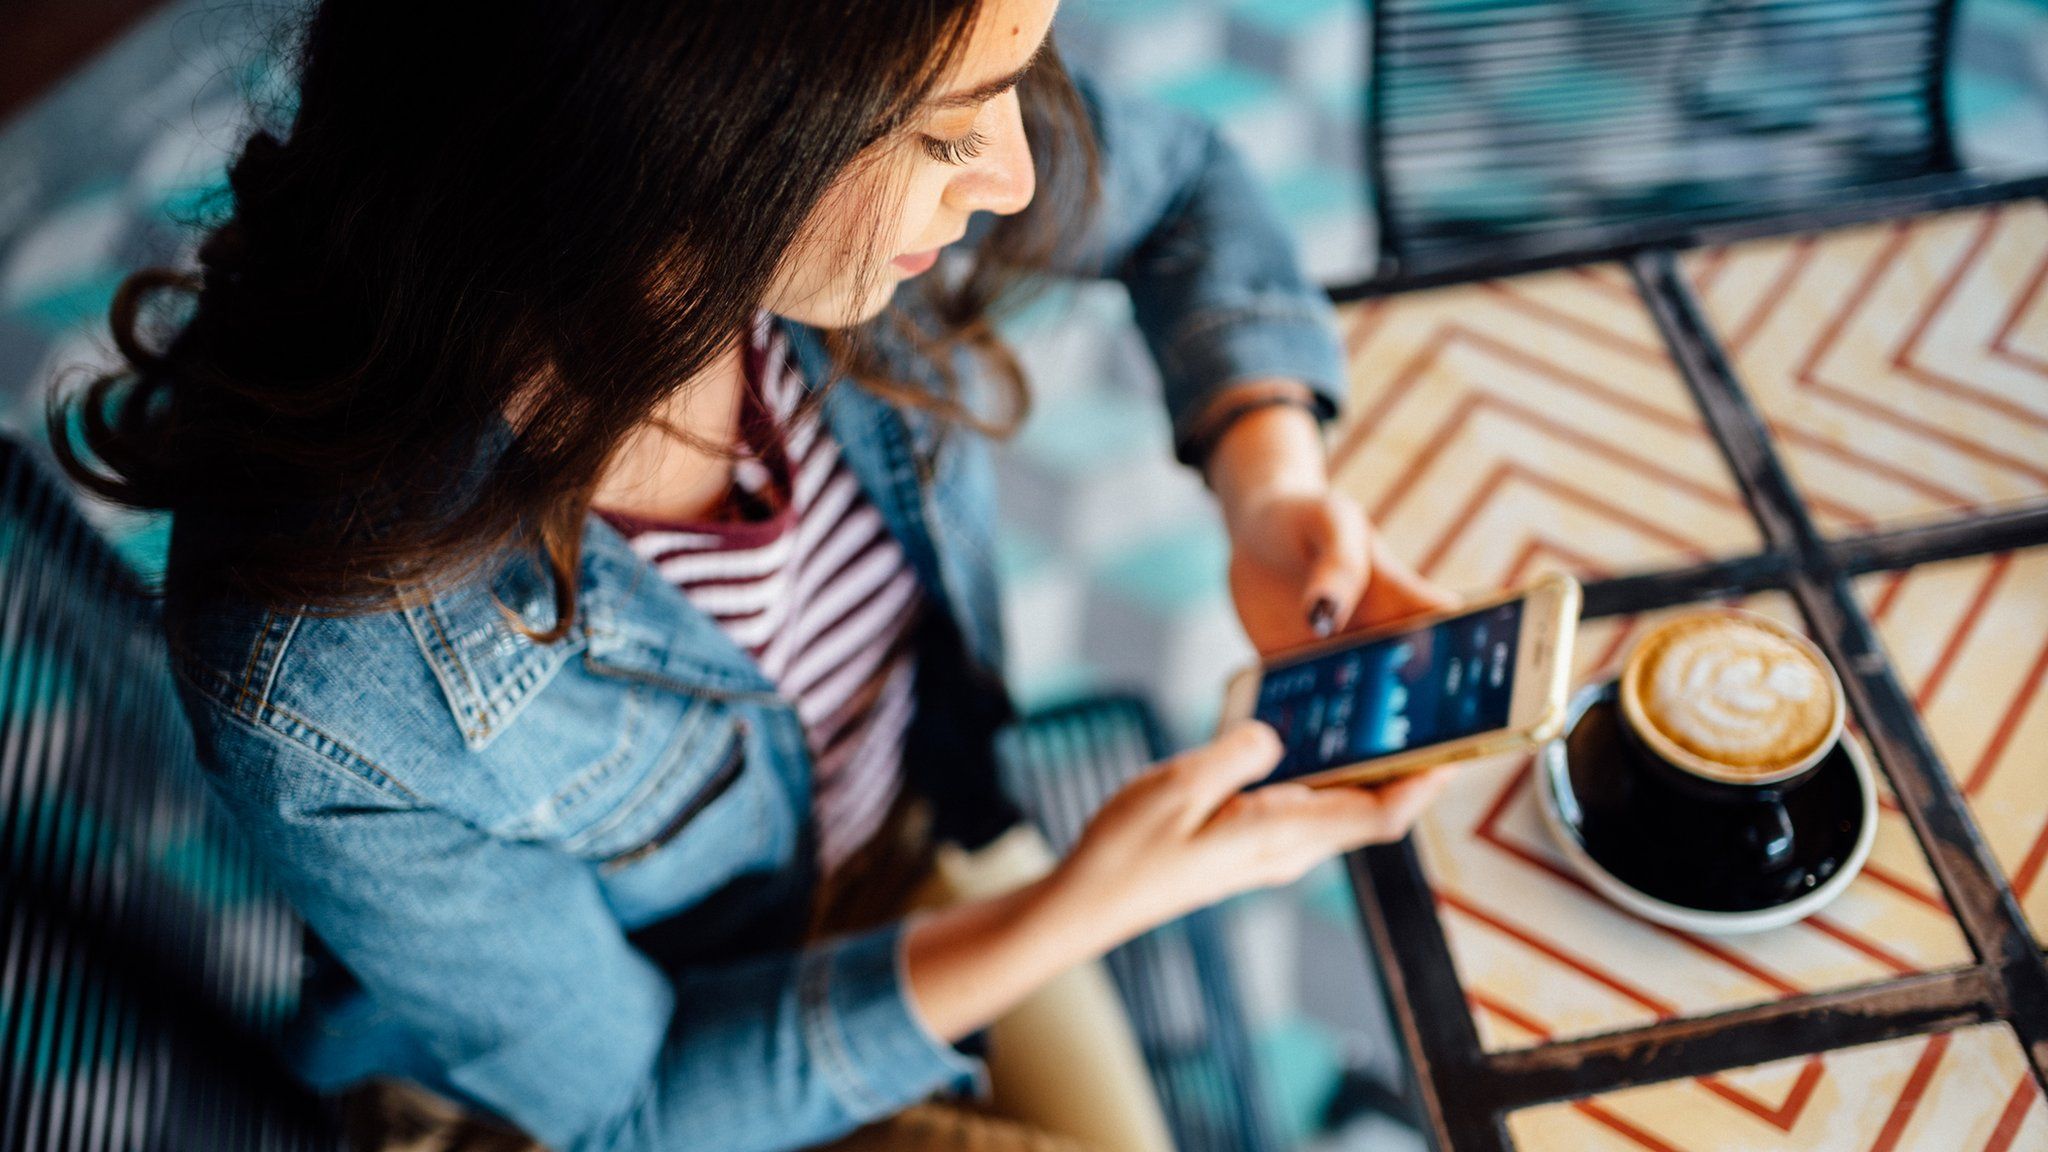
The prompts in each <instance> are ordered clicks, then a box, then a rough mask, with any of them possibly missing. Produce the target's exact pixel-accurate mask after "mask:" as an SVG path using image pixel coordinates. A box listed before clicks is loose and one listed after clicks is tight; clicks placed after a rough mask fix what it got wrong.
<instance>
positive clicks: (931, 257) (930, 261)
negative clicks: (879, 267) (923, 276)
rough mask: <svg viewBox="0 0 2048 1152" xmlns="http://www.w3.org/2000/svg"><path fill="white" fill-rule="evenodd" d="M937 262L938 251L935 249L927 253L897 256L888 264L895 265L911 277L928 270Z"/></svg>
mask: <svg viewBox="0 0 2048 1152" xmlns="http://www.w3.org/2000/svg"><path fill="white" fill-rule="evenodd" d="M938 262H939V249H937V248H933V249H931V250H930V251H928V252H912V253H910V254H909V255H907V256H898V257H896V258H895V259H894V260H891V261H889V263H890V264H893V265H895V266H896V267H897V268H899V269H901V270H902V271H904V272H906V273H908V274H910V275H912V276H915V275H917V274H918V273H920V272H925V271H928V270H930V268H931V266H932V265H934V264H937V263H938Z"/></svg>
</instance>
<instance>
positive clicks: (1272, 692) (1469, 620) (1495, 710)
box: [1256, 601, 1522, 780]
mask: <svg viewBox="0 0 2048 1152" xmlns="http://www.w3.org/2000/svg"><path fill="white" fill-rule="evenodd" d="M1521 621H1522V604H1521V602H1520V601H1512V602H1510V603H1507V604H1501V605H1497V606H1495V607H1492V608H1487V609H1483V610H1481V611H1478V612H1471V613H1467V614H1465V615H1462V616H1453V617H1451V618H1449V619H1447V620H1443V621H1439V622H1438V623H1437V624H1435V625H1434V626H1432V627H1429V628H1426V629H1421V630H1417V631H1411V632H1403V633H1397V634H1394V635H1390V636H1383V637H1380V638H1378V639H1375V640H1370V641H1367V642H1366V643H1363V644H1358V645H1354V646H1350V647H1341V648H1337V649H1333V650H1325V651H1322V652H1319V653H1317V654H1315V655H1312V656H1307V657H1304V658H1302V659H1300V660H1297V661H1293V662H1290V663H1286V664H1281V665H1276V666H1274V667H1272V668H1269V669H1267V670H1266V674H1265V677H1264V679H1263V680H1262V681H1261V682H1260V685H1259V700H1258V707H1257V712H1256V714H1257V716H1258V718H1259V719H1261V720H1264V721H1265V722H1266V723H1268V724H1271V725H1272V726H1273V729H1274V730H1275V731H1276V732H1278V733H1279V734H1280V739H1281V742H1282V743H1283V744H1285V745H1286V749H1287V750H1286V753H1285V755H1283V756H1282V757H1281V760H1280V764H1279V766H1278V767H1277V768H1275V769H1274V771H1273V775H1272V776H1271V777H1269V779H1274V780H1285V779H1290V778H1293V777H1296V776H1302V775H1306V774H1308V773H1311V772H1320V771H1323V770H1325V769H1328V768H1333V767H1340V766H1343V765H1347V764H1355V763H1357V762H1359V761H1361V760H1370V759H1373V758H1375V757H1379V756H1386V755H1388V754H1390V753H1395V752H1402V751H1406V750H1407V749H1410V748H1417V747H1421V746H1423V745H1426V744H1440V743H1443V742H1444V741H1447V740H1456V739H1459V738H1461V737H1465V736H1471V735H1473V734H1475V733H1479V732H1486V731H1489V730H1491V729H1495V728H1502V727H1505V726H1506V725H1507V722H1508V707H1509V704H1510V702H1511V701H1512V699H1513V697H1514V676H1513V672H1514V667H1515V647H1516V641H1517V639H1518V638H1519V635H1520V632H1521Z"/></svg>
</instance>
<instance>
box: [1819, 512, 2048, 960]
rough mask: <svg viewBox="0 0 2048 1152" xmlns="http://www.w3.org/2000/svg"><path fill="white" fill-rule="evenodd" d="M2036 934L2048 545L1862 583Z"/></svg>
mask: <svg viewBox="0 0 2048 1152" xmlns="http://www.w3.org/2000/svg"><path fill="white" fill-rule="evenodd" d="M1857 593H1858V595H1859V596H1860V597H1861V598H1862V600H1863V603H1864V606H1865V608H1866V609H1867V610H1868V611H1869V612H1870V614H1871V617H1872V619H1873V620H1874V621H1875V622H1876V625H1877V630H1878V635H1879V636H1880V637H1881V638H1882V639H1883V640H1884V645H1885V648H1886V650H1887V652H1888V653H1889V655H1890V656H1891V659H1892V664H1893V667H1895V668H1896V669H1897V670H1898V674H1899V678H1900V680H1901V681H1902V682H1903V683H1904V684H1905V686H1906V688H1907V690H1908V691H1909V692H1911V693H1912V694H1913V699H1914V703H1915V704H1916V705H1917V706H1918V707H1919V709H1920V715H1921V718H1922V720H1923V721H1924V722H1925V723H1926V725H1927V729H1928V734H1929V736H1931V737H1932V738H1933V740H1934V745H1935V748H1936V750H1937V751H1939V752H1940V753H1941V758H1942V761H1943V762H1944V763H1946V764H1947V765H1948V767H1949V771H1950V772H1952V773H1954V775H1955V780H1956V783H1957V784H1958V785H1959V786H1960V787H1961V788H1962V790H1963V797H1964V799H1965V800H1967V801H1968V802H1969V805H1970V812H1971V815H1972V816H1974V817H1975V818H1976V821H1977V827H1978V828H1979V829H1981V830H1982V831H1983V833H1984V836H1985V838H1986V839H1987V840H1988V841H1989V842H1990V845H1991V852H1992V855H1993V856H1995V857H1996V858H1997V860H1998V863H1999V865H2000V866H2001V867H2002V868H2004V869H2005V874H2006V875H2007V876H2008V877H2009V878H2010V879H2011V880H2012V884H2013V891H2014V893H2015V894H2016V895H2017V896H2018V897H2019V898H2020V904H2021V906H2022V907H2023V908H2024V909H2025V910H2026V913H2027V918H2028V920H2029V921H2031V922H2032V924H2033V925H2034V934H2035V936H2036V937H2041V936H2042V934H2043V930H2044V929H2048V884H2044V883H2043V882H2042V876H2041V871H2042V867H2043V865H2044V863H2048V808H2044V806H2043V804H2042V802H2041V799H2042V797H2043V796H2048V691H2043V687H2044V682H2048V548H2035V549H2030V550H2028V551H2025V552H2013V553H2004V554H2000V555H1994V556H1975V557H1971V558H1969V559H1965V560H1954V561H1950V562H1948V563H1944V564H1930V565H1926V566H1923V567H1919V568H1912V569H1907V570H1905V571H1902V572H1886V573H1878V574H1873V575H1870V576H1866V577H1863V578H1862V579H1861V580H1859V581H1858V582H1857Z"/></svg>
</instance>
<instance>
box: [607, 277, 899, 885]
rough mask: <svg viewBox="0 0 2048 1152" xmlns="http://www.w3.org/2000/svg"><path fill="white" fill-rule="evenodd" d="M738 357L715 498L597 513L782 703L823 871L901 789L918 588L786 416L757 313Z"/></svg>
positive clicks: (821, 443)
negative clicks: (678, 516) (718, 500)
mask: <svg viewBox="0 0 2048 1152" xmlns="http://www.w3.org/2000/svg"><path fill="white" fill-rule="evenodd" d="M746 365H747V371H746V390H745V393H744V395H743V397H742V402H741V411H740V436H739V440H740V450H741V452H742V453H743V455H742V457H741V458H740V459H739V460H738V461H736V462H735V464H734V468H733V485H732V488H731V490H730V491H729V492H728V494H727V497H726V500H725V502H724V503H723V504H722V505H721V506H720V507H719V508H718V509H717V510H715V511H714V512H713V513H712V514H711V515H710V516H708V517H707V518H705V519H703V520H697V521H688V522H670V523H664V522H661V521H655V520H648V519H645V518H641V517H635V516H629V515H626V514H623V513H617V512H610V511H605V510H599V513H598V514H599V515H601V516H603V517H604V518H605V519H606V520H607V521H608V522H609V523H611V524H612V526H613V527H615V528H617V529H618V530H619V531H620V533H621V534H623V535H624V536H625V537H626V540H627V542H628V543H629V544H630V545H631V546H632V548H633V551H634V552H635V553H636V554H638V555H640V556H641V557H643V558H644V559H646V560H647V561H649V562H650V563H652V564H653V565H654V567H655V569H656V570H657V571H659V572H660V573H661V575H662V577H663V578H664V579H666V580H668V581H669V582H670V583H672V584H674V585H676V586H677V587H678V588H680V589H681V590H682V592H683V594H684V595H685V596H687V597H689V599H690V601H691V603H692V604H694V605H696V606H697V607H698V608H699V609H700V610H702V611H703V612H704V613H706V614H707V615H709V616H711V617H712V618H713V619H715V620H717V621H718V623H719V625H720V626H721V627H722V628H724V630H725V632H726V634H727V635H729V636H731V637H732V639H733V641H734V642H735V643H736V644H738V645H739V647H740V648H742V649H744V650H745V651H747V652H748V653H750V654H752V655H753V657H754V659H755V660H756V661H758V662H759V664H760V666H761V670H762V672H763V673H765V674H766V675H767V677H768V678H769V679H770V680H771V681H773V682H774V683H775V685H776V688H777V689H778V690H779V691H780V692H781V693H782V695H783V696H784V697H785V698H787V699H789V700H791V701H792V702H794V704H795V705H796V711H797V716H798V717H799V718H800V719H801V720H802V721H803V726H804V733H805V737H806V740H807V742H808V743H809V745H810V750H811V757H812V762H813V765H814V772H815V775H814V778H813V781H812V796H813V801H812V811H813V813H814V815H815V817H816V820H817V826H818V856H819V863H820V865H821V866H822V867H823V869H824V870H825V871H826V872H830V871H831V870H832V869H834V868H836V867H837V866H838V865H839V864H840V863H841V862H842V861H844V860H845V859H846V858H847V856H849V855H850V854H852V852H853V851H854V850H855V849H857V848H859V847H860V846H861V845H862V844H864V843H866V842H867V840H868V839H869V838H870V837H871V836H872V835H873V834H874V833H875V831H876V829H877V828H879V827H880V825H881V822H882V818H883V817H884V816H885V815H886V814H887V812H888V810H889V806H890V804H891V802H892V801H894V800H895V798H896V795H897V793H898V791H899V790H900V789H901V788H902V786H903V764H902V761H903V740H904V733H905V731H906V730H907V729H908V727H909V724H910V715H911V706H912V691H911V688H912V680H913V677H914V675H915V672H916V661H915V658H914V654H913V652H912V650H911V646H910V635H911V631H912V629H913V626H914V624H915V622H916V616H917V613H918V611H919V610H920V607H921V596H920V594H919V591H918V584H917V576H916V574H915V573H914V572H913V571H912V570H911V568H910V565H909V563H908V562H907V561H906V559H905V558H904V555H903V550H902V548H901V547H899V546H898V545H897V543H896V538H895V537H894V536H892V535H891V534H890V532H889V529H888V526H887V525H886V524H884V523H883V521H882V517H881V514H880V513H879V512H877V511H876V510H875V508H874V506H873V505H872V504H870V503H869V502H868V499H867V496H866V494H865V493H863V492H862V491H861V488H860V483H859V481H858V480H856V479H855V477H854V475H853V473H852V471H850V470H849V469H848V468H847V466H846V463H845V461H844V460H842V459H841V457H840V453H839V445H838V443H837V442H836V441H834V440H833V439H832V437H831V436H830V435H828V434H823V433H822V431H821V428H820V426H819V422H818V420H817V419H816V413H815V412H812V413H809V414H807V415H806V416H805V418H804V419H803V420H801V421H798V422H795V423H793V424H791V423H789V417H790V415H791V414H792V413H793V412H794V411H795V409H796V407H797V404H798V402H799V400H800V399H801V398H802V395H803V379H802V377H801V376H800V375H799V374H798V372H797V369H796V366H795V365H794V364H793V363H792V362H791V361H790V359H789V357H788V355H787V349H786V348H785V347H784V346H783V340H782V336H781V333H779V332H777V331H775V329H774V327H773V325H772V324H771V323H770V321H769V318H768V317H767V316H766V315H765V314H763V315H762V316H760V317H758V318H757V319H756V321H755V324H754V328H753V336H752V339H751V341H750V342H749V347H748V349H747V355H746Z"/></svg>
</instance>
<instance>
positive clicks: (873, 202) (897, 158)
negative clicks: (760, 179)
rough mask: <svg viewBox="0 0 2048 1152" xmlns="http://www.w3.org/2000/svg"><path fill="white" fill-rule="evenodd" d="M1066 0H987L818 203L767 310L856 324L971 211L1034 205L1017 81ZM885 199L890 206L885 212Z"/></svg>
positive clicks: (830, 324)
mask: <svg viewBox="0 0 2048 1152" xmlns="http://www.w3.org/2000/svg"><path fill="white" fill-rule="evenodd" d="M1058 6H1059V3H1058V0H983V3H982V6H981V11H980V13H979V14H978V15H977V18H976V21H975V25H974V28H973V30H972V31H971V32H970V33H969V35H968V38H967V43H966V44H965V46H964V48H963V50H962V52H961V54H960V57H959V59H958V60H956V61H955V63H954V66H953V67H952V68H951V69H950V70H949V71H948V73H947V75H946V76H945V77H944V78H942V79H941V80H940V81H939V83H938V84H937V85H936V86H935V87H934V88H933V91H932V95H931V96H930V97H928V98H927V99H926V100H925V102H924V104H923V106H922V107H920V108H919V109H918V110H917V111H916V112H914V113H913V114H912V115H911V116H910V118H909V121H908V122H907V123H906V124H905V125H904V127H903V129H902V130H901V131H899V132H897V133H895V134H894V135H892V136H890V137H888V138H886V139H884V140H882V141H880V142H878V143H876V144H875V145H873V146H872V147H871V148H870V149H869V151H868V153H866V154H864V155H863V156H862V157H861V158H860V160H859V161H857V162H856V163H855V164H854V165H853V166H852V167H851V168H849V169H848V171H847V173H846V174H845V175H842V176H841V177H840V178H839V180H838V181H836V182H835V183H834V184H833V185H832V187H831V189H830V190H828V191H827V192H826V194H825V197H824V199H823V200H821V201H820V202H819V205H818V208H817V209H816V211H815V212H814V213H813V215H812V217H811V219H810V220H809V221H808V222H807V223H806V225H805V228H804V230H803V234H802V238H801V239H800V240H799V241H798V242H797V244H796V246H795V247H794V248H793V249H792V250H791V252H790V254H789V256H788V257H787V258H786V259H785V260H784V261H783V264H782V267H781V268H780V270H779V271H778V272H777V274H776V279H775V283H774V285H773V286H772V287H771V288H770V289H769V296H768V300H767V301H766V303H765V305H764V306H765V307H766V308H767V309H768V311H770V312H773V313H775V314H777V315H780V316H786V317H788V318H790V319H792V320H796V321H798V322H800V323H804V324H810V325H813V326H816V327H821V328H840V327H847V326H850V325H853V324H858V323H860V322H861V321H863V320H867V319H870V318H871V317H873V316H874V315H875V314H876V313H879V312H880V311H881V310H882V309H883V307H884V306H886V305H887V304H888V302H889V298H890V296H892V295H893V294H894V293H895V291H896V285H897V284H898V283H900V282H902V281H904V280H907V279H909V278H911V277H913V276H917V275H920V274H922V273H923V272H925V271H926V270H928V269H930V268H931V266H932V265H933V264H934V263H935V262H936V261H937V260H938V255H939V250H940V249H941V248H944V247H945V246H946V245H948V244H951V243H952V242H953V241H955V240H958V239H960V237H961V235H962V234H963V233H964V232H966V231H967V218H968V217H969V216H971V215H973V214H974V213H976V212H995V213H998V214H1001V215H1009V214H1010V213H1013V212H1018V211H1021V210H1022V209H1023V208H1024V206H1025V205H1026V204H1029V203H1030V202H1031V192H1032V188H1033V184H1034V181H1035V175H1034V173H1033V172H1032V167H1031V150H1030V149H1029V147H1027V146H1026V142H1025V138H1024V123H1023V118H1022V116H1021V114H1020V111H1019V107H1018V102H1017V91H1016V83H1017V81H1018V80H1019V79H1021V78H1022V76H1023V73H1024V72H1025V71H1026V70H1028V69H1029V67H1030V65H1031V62H1032V60H1033V59H1034V58H1035V57H1036V56H1037V53H1038V49H1039V46H1040V45H1042V44H1044V43H1045V39H1046V35H1047V32H1048V31H1049V30H1050V29H1051V27H1052V18H1053V13H1054V11H1055V10H1056V9H1057V8H1058ZM899 190H900V191H899ZM877 205H882V206H893V211H890V212H888V214H887V215H886V216H885V217H884V218H883V219H881V220H879V221H877V220H876V219H875V218H874V212H875V210H876V206H877ZM863 272H870V274H869V275H867V276H863V275H862V273H863Z"/></svg>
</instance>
